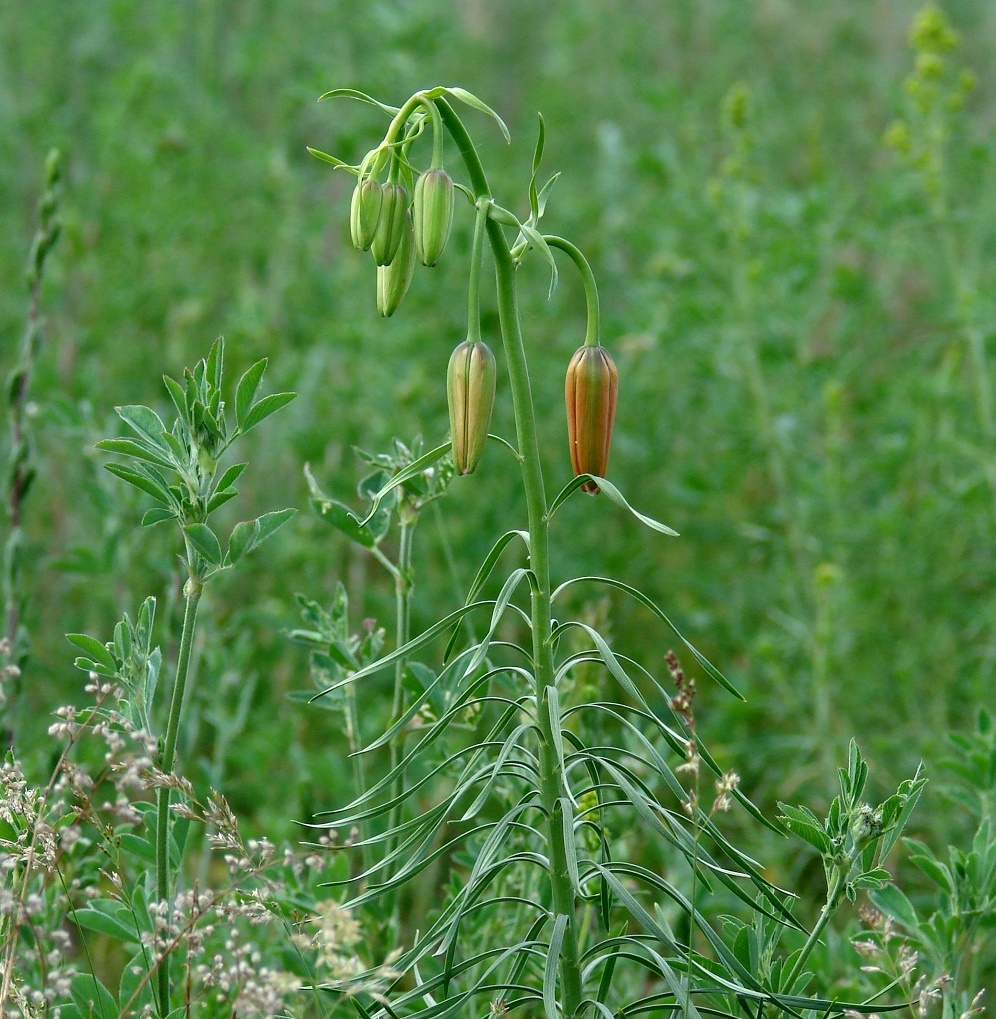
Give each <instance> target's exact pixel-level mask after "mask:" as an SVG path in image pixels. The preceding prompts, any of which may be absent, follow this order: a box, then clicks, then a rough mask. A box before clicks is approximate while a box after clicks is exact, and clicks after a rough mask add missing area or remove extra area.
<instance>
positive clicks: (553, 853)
mask: <svg viewBox="0 0 996 1019" xmlns="http://www.w3.org/2000/svg"><path fill="white" fill-rule="evenodd" d="M436 106H437V107H438V109H439V111H440V115H441V116H442V120H443V123H444V124H445V125H446V128H447V129H448V130H449V132H450V135H451V137H452V138H453V140H454V141H455V142H456V144H457V146H458V148H459V149H460V153H461V155H462V156H463V159H464V162H465V164H466V166H467V172H468V174H469V176H470V179H471V183H472V185H473V189H474V192H475V195H476V197H477V199H478V201H479V202H480V200H481V199H482V198H483V199H487V198H488V197H490V194H491V191H490V188H489V187H488V182H487V178H486V177H485V174H484V169H483V167H482V166H481V162H480V159H479V158H478V155H477V152H476V150H475V149H474V143H473V142H472V141H471V139H470V136H469V135H468V134H467V131H466V129H465V128H464V126H463V123H462V122H461V121H460V118H459V117H457V116H456V114H455V113H454V112H453V109H452V108H451V107H450V106H449V104H448V103H447V102H446V101H445V100H442V99H437V100H436ZM487 231H488V240H489V242H490V244H491V251H492V254H493V256H494V261H495V274H496V277H497V284H498V320H499V324H500V327H501V334H502V342H503V344H504V349H505V359H506V361H507V362H508V375H509V385H510V388H511V390H512V408H513V412H514V414H515V431H516V437H517V440H518V450H519V457H520V467H521V471H522V483H523V488H524V490H525V496H526V513H527V518H528V521H529V565H530V568H531V569H532V572H533V575H534V577H535V580H534V584H533V586H532V588H531V591H530V618H531V622H532V639H533V648H532V658H533V673H534V683H535V686H534V696H535V703H536V721H537V725H538V727H539V730H540V746H539V755H538V759H539V786H540V802H541V805H542V808H543V815H544V817H545V819H546V827H547V830H546V836H547V845H548V846H549V852H550V889H551V896H552V899H553V915H554V917H557V916H566V917H568V920H569V922H568V924H567V929H566V931H565V933H564V940H563V944H562V946H561V951H560V979H561V999H562V1006H563V1012H564V1015H565V1016H572V1015H574V1013H575V1012H576V1011H577V1009H578V1006H579V1005H580V1004H581V999H582V996H583V993H582V986H581V968H580V963H579V952H578V934H577V901H576V898H575V895H574V888H573V885H572V884H571V878H570V873H569V871H568V868H567V858H568V855H567V842H566V836H565V833H564V827H565V826H564V825H563V824H562V822H561V820H560V816H561V811H562V808H563V804H564V803H565V802H566V803H570V798H569V797H568V796H567V795H566V792H565V790H564V785H563V776H562V775H561V770H560V766H559V764H558V761H557V754H556V750H555V746H556V743H555V740H554V732H553V727H554V725H557V726H559V724H560V721H559V719H551V718H550V711H549V710H548V706H547V705H548V696H549V691H550V690H552V689H553V688H554V686H555V684H554V665H553V648H552V646H551V643H550V634H551V607H550V606H551V597H550V596H551V590H552V589H551V586H550V537H549V520H548V519H547V503H546V489H545V487H544V484H543V469H542V466H541V463H540V450H539V440H538V437H537V434H536V416H535V413H534V410H533V397H532V388H531V386H530V382H529V370H528V365H527V362H526V350H525V345H524V343H523V341H522V330H521V328H520V326H519V308H518V300H517V296H516V290H515V262H514V261H513V259H512V256H511V253H510V252H509V247H508V240H507V238H506V237H505V232H504V230H503V228H502V226H501V224H500V223H498V222H496V221H495V220H494V219H492V218H490V217H489V218H488V222H487Z"/></svg>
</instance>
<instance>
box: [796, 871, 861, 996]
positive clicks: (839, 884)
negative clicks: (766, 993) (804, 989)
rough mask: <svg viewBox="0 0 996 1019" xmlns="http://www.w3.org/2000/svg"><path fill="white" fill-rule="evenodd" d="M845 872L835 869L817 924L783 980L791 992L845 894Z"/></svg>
mask: <svg viewBox="0 0 996 1019" xmlns="http://www.w3.org/2000/svg"><path fill="white" fill-rule="evenodd" d="M845 866H846V867H847V868H850V866H851V860H850V859H848V860H847V862H846V864H845ZM844 873H845V870H844V868H842V867H840V866H838V867H837V868H836V869H835V870H834V875H833V881H832V883H831V885H830V890H829V892H828V894H827V901H826V902H825V903H824V904H823V908H822V909H821V910H820V916H819V919H818V920H817V921H816V926H815V927H814V928H813V932H812V934H810V935H809V939H808V940H807V941H806V943H805V945H803V946H802V951H801V952H800V953H799V957H798V958H797V959H796V960H795V965H793V967H792V970H791V972H790V973H789V975H788V977H786V979H785V980H784V981H783V982H782V987H783V988H784V989H785V990H786V991H788V992H791V990H792V985H793V984H794V983H795V980H796V978H797V977H798V976H799V974H800V973H801V972H802V967H803V966H804V965H805V964H806V960H807V959H808V958H809V957H810V955H812V953H813V949H814V948H815V947H816V945H817V943H818V942H819V940H820V935H821V934H822V933H823V931H824V929H825V928H826V925H827V924H828V923H829V922H830V917H831V916H833V914H834V913H835V912H836V910H837V907H838V906H839V905H840V900H841V897H842V895H843V894H844Z"/></svg>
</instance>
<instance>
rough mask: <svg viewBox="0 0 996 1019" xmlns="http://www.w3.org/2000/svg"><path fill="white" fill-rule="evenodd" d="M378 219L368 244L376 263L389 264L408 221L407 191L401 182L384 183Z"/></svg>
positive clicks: (392, 259) (396, 251)
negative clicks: (370, 242) (371, 239)
mask: <svg viewBox="0 0 996 1019" xmlns="http://www.w3.org/2000/svg"><path fill="white" fill-rule="evenodd" d="M382 191H383V193H384V198H383V204H382V205H381V210H380V219H378V221H377V229H376V230H375V231H374V235H373V243H372V244H371V245H370V247H371V249H372V250H373V254H374V261H375V262H376V263H377V264H378V265H390V264H391V263H392V262H393V261H394V256H395V255H396V254H397V253H398V247H399V245H400V244H401V238H402V236H403V235H404V233H405V230H406V229H410V228H409V227H407V226H406V223H407V221H408V192H407V191H406V190H405V186H404V185H403V184H384V185H383V187H382Z"/></svg>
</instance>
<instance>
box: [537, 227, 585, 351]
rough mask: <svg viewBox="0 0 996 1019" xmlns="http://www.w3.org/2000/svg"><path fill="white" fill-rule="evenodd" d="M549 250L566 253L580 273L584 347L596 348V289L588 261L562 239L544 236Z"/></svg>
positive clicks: (574, 247)
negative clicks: (584, 313)
mask: <svg viewBox="0 0 996 1019" xmlns="http://www.w3.org/2000/svg"><path fill="white" fill-rule="evenodd" d="M543 240H545V241H546V243H547V244H549V245H550V247H551V248H560V250H561V251H563V252H566V253H567V254H568V255H569V256H570V257H571V260H572V261H573V262H574V264H575V265H576V266H577V267H578V272H579V273H581V282H582V284H583V285H584V299H585V305H586V307H587V310H588V321H587V327H586V329H585V334H584V345H585V346H586V347H597V346H598V344H599V312H598V287H597V286H595V274H594V273H593V272H592V271H591V266H590V265H589V264H588V259H587V258H585V257H584V255H583V254H582V253H581V249H580V248H578V247H577V246H576V245H574V244H572V243H571V242H570V241H568V240H566V239H565V238H563V237H557V236H556V235H554V234H546V235H545V236H544V238H543Z"/></svg>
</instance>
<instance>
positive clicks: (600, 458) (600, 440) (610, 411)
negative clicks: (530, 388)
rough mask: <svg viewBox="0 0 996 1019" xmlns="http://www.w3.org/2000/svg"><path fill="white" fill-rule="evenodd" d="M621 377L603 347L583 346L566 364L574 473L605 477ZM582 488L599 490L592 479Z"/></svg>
mask: <svg viewBox="0 0 996 1019" xmlns="http://www.w3.org/2000/svg"><path fill="white" fill-rule="evenodd" d="M618 381H619V377H618V374H617V372H616V366H615V363H614V362H613V360H612V358H611V357H610V356H609V352H608V351H607V350H606V349H605V348H604V347H602V346H584V347H579V348H578V349H577V350H576V351H575V352H574V356H573V357H572V358H571V362H570V364H569V365H568V366H567V382H566V384H565V386H564V397H565V399H566V402H567V434H568V437H569V439H570V444H571V466H572V467H573V468H574V475H575V477H577V476H578V475H580V474H594V475H595V476H596V477H599V478H604V477H605V471H606V469H607V467H608V465H609V445H610V443H611V441H612V422H613V419H614V418H615V414H616V390H617V389H618ZM581 488H582V490H583V491H585V492H588V493H589V495H598V493H599V491H600V489H599V487H598V485H596V484H595V483H594V482H592V481H586V482H585V483H584V484H583V485H582V486H581Z"/></svg>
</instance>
